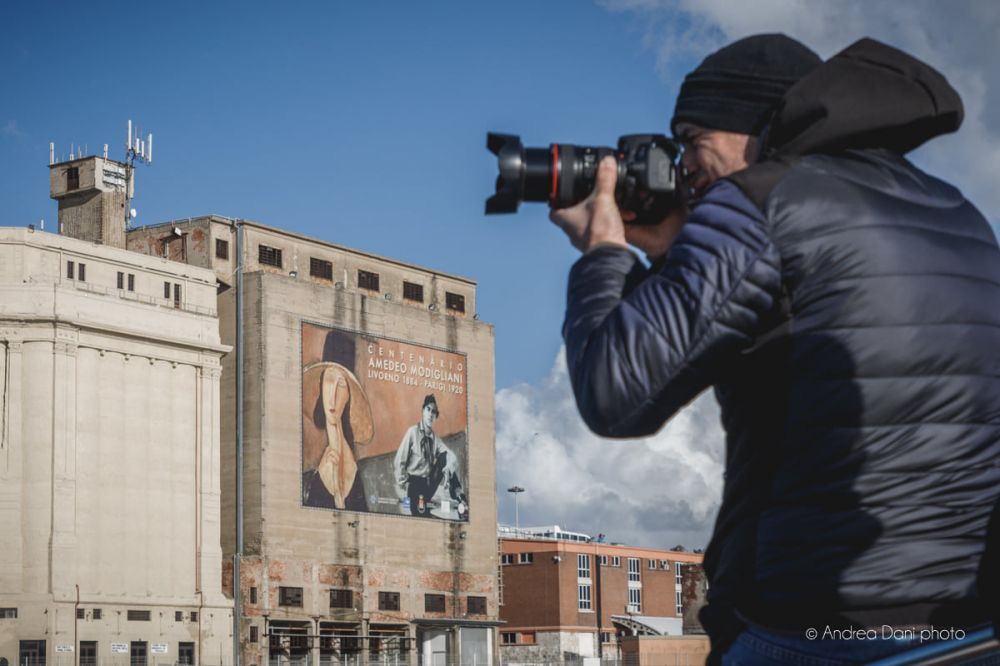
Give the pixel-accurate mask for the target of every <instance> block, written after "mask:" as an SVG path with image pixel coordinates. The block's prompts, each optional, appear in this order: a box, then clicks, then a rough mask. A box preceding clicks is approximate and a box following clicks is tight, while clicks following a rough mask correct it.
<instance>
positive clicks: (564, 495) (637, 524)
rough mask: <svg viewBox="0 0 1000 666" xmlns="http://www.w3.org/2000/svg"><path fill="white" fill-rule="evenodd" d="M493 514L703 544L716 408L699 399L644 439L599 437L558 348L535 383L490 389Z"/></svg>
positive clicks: (713, 475) (646, 539) (711, 504)
mask: <svg viewBox="0 0 1000 666" xmlns="http://www.w3.org/2000/svg"><path fill="white" fill-rule="evenodd" d="M496 405H497V484H498V485H497V487H498V492H499V494H500V495H501V497H500V498H499V499H500V512H499V513H500V520H501V522H504V523H509V524H513V523H514V501H513V497H512V496H511V495H510V494H508V493H506V492H505V491H506V489H507V488H509V487H511V486H513V485H519V486H521V487H523V488H524V489H525V492H524V493H522V494H521V495H520V496H519V498H518V503H519V514H520V524H521V525H522V526H528V525H559V526H560V527H562V528H563V529H567V530H571V531H579V532H586V533H588V534H591V535H594V536H596V535H597V534H599V533H604V534H606V535H607V538H608V539H609V540H612V541H620V542H624V543H628V544H632V545H637V546H650V547H663V548H669V547H672V546H674V545H677V544H683V545H685V546H686V547H688V548H700V547H704V546H705V545H706V544H707V542H708V537H709V535H710V533H711V529H712V525H713V523H714V520H715V514H716V511H717V510H718V506H719V499H720V497H721V493H722V460H723V455H724V453H723V452H724V445H723V434H722V429H721V427H720V426H719V416H718V406H717V405H716V403H715V399H714V398H713V397H712V396H711V394H706V395H703V396H702V397H701V398H699V399H698V400H696V401H695V402H694V403H692V404H691V405H690V406H688V408H687V409H685V410H683V411H682V412H681V413H680V414H678V415H677V416H676V417H675V418H674V419H673V420H672V421H671V422H670V423H669V424H668V425H667V426H666V427H665V428H663V430H661V431H660V432H659V433H657V434H656V435H655V436H653V437H649V438H646V439H640V440H623V441H617V440H605V439H601V438H599V437H597V436H596V435H594V434H593V433H591V432H590V431H589V430H588V429H587V426H586V425H585V424H584V423H583V421H582V420H581V419H580V416H579V414H578V413H577V410H576V404H575V402H574V400H573V393H572V390H571V388H570V384H569V376H568V374H567V371H566V362H565V354H564V352H563V351H560V353H559V356H558V358H557V359H556V362H555V364H554V365H553V367H552V370H551V372H550V373H549V376H548V378H547V379H546V380H545V381H544V382H542V383H541V384H540V385H539V386H531V385H527V384H522V385H519V386H515V387H513V388H509V389H503V390H501V391H500V392H498V393H497V402H496Z"/></svg>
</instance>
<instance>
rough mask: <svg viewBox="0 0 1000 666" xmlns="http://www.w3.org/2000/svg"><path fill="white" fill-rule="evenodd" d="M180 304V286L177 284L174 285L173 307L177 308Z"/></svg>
mask: <svg viewBox="0 0 1000 666" xmlns="http://www.w3.org/2000/svg"><path fill="white" fill-rule="evenodd" d="M180 306H181V286H180V285H179V284H175V285H174V307H175V308H179V307H180Z"/></svg>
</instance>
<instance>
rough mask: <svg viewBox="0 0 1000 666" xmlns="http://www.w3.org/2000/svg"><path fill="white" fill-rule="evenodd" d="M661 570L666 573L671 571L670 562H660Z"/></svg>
mask: <svg viewBox="0 0 1000 666" xmlns="http://www.w3.org/2000/svg"><path fill="white" fill-rule="evenodd" d="M660 568H661V569H663V570H664V571H670V560H660Z"/></svg>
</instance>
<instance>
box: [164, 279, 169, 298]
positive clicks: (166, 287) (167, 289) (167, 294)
mask: <svg viewBox="0 0 1000 666" xmlns="http://www.w3.org/2000/svg"><path fill="white" fill-rule="evenodd" d="M163 298H170V283H169V282H164V283H163Z"/></svg>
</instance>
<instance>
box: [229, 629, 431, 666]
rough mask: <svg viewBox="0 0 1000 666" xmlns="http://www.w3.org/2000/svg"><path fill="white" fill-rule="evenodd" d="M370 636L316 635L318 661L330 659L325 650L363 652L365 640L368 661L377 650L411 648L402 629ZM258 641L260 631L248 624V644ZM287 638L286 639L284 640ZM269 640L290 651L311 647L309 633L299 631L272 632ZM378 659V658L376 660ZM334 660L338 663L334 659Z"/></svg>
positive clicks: (377, 652) (409, 640) (349, 652)
mask: <svg viewBox="0 0 1000 666" xmlns="http://www.w3.org/2000/svg"><path fill="white" fill-rule="evenodd" d="M373 633H374V634H379V635H371V636H358V635H356V634H353V633H348V634H343V633H341V634H325V635H323V634H321V635H320V636H319V649H320V661H321V663H326V662H328V661H329V660H328V659H327V658H326V657H325V656H324V655H323V653H324V652H327V651H331V652H332V651H337V652H340V653H341V654H342V655H344V654H351V653H358V652H361V651H362V645H363V643H362V641H367V644H368V653H369V659H370V660H369V663H373V661H371V657H377V656H378V655H379V654H380V653H382V652H385V653H388V654H391V653H392V652H398V653H401V654H405V653H406V652H408V651H409V650H410V648H411V640H412V639H410V638H409V637H408V636H406V635H405V634H404V633H402V632H395V631H393V632H373ZM259 641H260V631H259V628H258V627H257V626H255V625H251V626H250V641H249V642H250V643H258V642H259ZM286 641H287V642H286ZM270 643H271V647H272V648H276V649H285V648H289V649H291V650H308V649H310V648H311V647H312V640H311V637H310V636H305V635H299V634H282V633H277V632H276V631H274V628H273V627H272V631H271V634H270ZM376 661H377V659H376ZM333 663H337V662H333Z"/></svg>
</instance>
